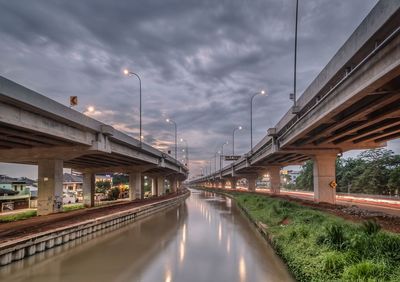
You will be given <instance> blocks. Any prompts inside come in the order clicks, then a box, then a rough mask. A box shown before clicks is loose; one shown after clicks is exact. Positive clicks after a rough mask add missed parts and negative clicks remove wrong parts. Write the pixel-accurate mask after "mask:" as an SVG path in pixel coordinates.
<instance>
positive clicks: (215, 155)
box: [214, 151, 221, 173]
mask: <svg viewBox="0 0 400 282" xmlns="http://www.w3.org/2000/svg"><path fill="white" fill-rule="evenodd" d="M218 154H221V152H220V151H216V152H215V153H214V172H215V173H216V172H217V155H218Z"/></svg>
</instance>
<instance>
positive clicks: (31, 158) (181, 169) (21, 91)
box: [0, 77, 188, 215]
mask: <svg viewBox="0 0 400 282" xmlns="http://www.w3.org/2000/svg"><path fill="white" fill-rule="evenodd" d="M0 135H1V136H0V162H8V163H20V164H34V165H38V167H39V178H38V185H39V189H38V214H40V215H43V214H49V213H53V212H59V211H60V210H61V206H62V174H63V168H73V169H74V170H76V171H80V172H82V173H83V176H84V177H83V182H84V183H83V193H84V203H85V205H86V206H88V207H90V206H93V205H94V190H95V183H94V174H95V173H110V172H119V173H127V174H129V184H130V188H131V189H130V199H131V200H134V199H142V198H143V196H144V195H143V194H144V188H143V183H144V177H145V176H146V177H149V178H152V191H153V192H152V193H153V195H162V194H164V193H165V189H166V188H165V184H166V183H165V181H166V180H167V181H168V182H169V183H170V186H171V189H172V190H173V191H176V190H177V188H178V186H179V183H180V182H181V181H183V180H185V179H186V177H187V175H188V168H187V167H186V166H185V165H183V164H182V163H180V162H179V161H177V160H175V159H174V158H172V157H171V156H169V155H167V154H165V153H163V152H161V151H159V150H157V149H155V148H153V147H151V146H150V145H148V144H145V143H142V142H140V141H138V140H136V139H135V138H132V137H130V136H128V135H126V134H124V133H122V132H120V131H117V130H115V129H114V128H113V127H112V126H110V125H107V124H104V123H102V122H99V121H97V120H95V119H92V118H90V117H88V116H86V115H84V114H82V113H79V112H77V111H76V110H74V109H70V108H69V107H66V106H64V105H62V104H60V103H57V102H55V101H53V100H51V99H49V98H47V97H45V96H43V95H41V94H39V93H37V92H34V91H32V90H30V89H27V88H25V87H23V86H21V85H19V84H17V83H15V82H12V81H10V80H8V79H6V78H4V77H0Z"/></svg>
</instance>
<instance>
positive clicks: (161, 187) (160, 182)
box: [157, 176, 165, 196]
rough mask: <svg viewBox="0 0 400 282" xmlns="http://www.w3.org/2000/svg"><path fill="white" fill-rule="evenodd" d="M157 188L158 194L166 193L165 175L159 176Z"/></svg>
mask: <svg viewBox="0 0 400 282" xmlns="http://www.w3.org/2000/svg"><path fill="white" fill-rule="evenodd" d="M157 190H158V196H161V195H164V194H165V181H164V177H163V176H158V177H157Z"/></svg>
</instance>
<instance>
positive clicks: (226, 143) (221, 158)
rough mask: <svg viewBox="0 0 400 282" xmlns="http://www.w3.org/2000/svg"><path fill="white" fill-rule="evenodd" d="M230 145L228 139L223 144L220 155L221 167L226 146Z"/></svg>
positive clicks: (220, 166) (220, 167)
mask: <svg viewBox="0 0 400 282" xmlns="http://www.w3.org/2000/svg"><path fill="white" fill-rule="evenodd" d="M225 145H228V141H226V142H225V143H224V144H222V145H221V154H220V155H219V169H220V170H221V169H222V163H223V157H224V146H225Z"/></svg>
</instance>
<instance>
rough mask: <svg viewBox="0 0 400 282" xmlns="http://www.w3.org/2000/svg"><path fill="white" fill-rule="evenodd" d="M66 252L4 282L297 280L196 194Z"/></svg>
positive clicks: (218, 205) (234, 217)
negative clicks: (175, 205) (178, 204)
mask: <svg viewBox="0 0 400 282" xmlns="http://www.w3.org/2000/svg"><path fill="white" fill-rule="evenodd" d="M61 247H63V248H64V249H61V251H59V252H58V253H54V252H53V253H52V255H51V257H50V255H49V252H45V253H42V254H41V256H42V257H43V256H44V258H42V259H38V260H37V261H35V262H34V263H32V262H30V263H28V260H23V261H21V262H19V263H20V267H16V264H12V265H11V267H9V268H8V271H7V272H8V273H5V272H2V271H1V269H0V281H8V282H12V281H100V282H101V281H141V282H147V281H149V282H153V281H165V282H180V281H191V282H192V281H193V282H196V281H207V282H208V281H251V282H253V281H292V280H291V278H290V276H289V274H288V273H287V271H286V268H285V266H284V265H283V264H282V263H281V261H280V260H279V259H278V258H277V257H276V255H275V254H274V253H273V251H272V250H271V248H270V247H269V246H268V245H267V244H266V243H265V241H264V240H263V239H262V238H261V237H260V236H259V235H258V233H256V232H255V231H254V230H253V229H252V227H251V225H250V223H249V222H248V221H247V220H246V219H245V218H244V217H243V216H242V215H241V214H240V212H239V211H238V209H237V208H236V206H235V204H234V203H233V202H231V200H230V199H226V198H224V197H222V196H217V195H215V194H213V193H209V192H207V193H198V192H197V191H194V192H193V193H192V196H191V197H190V198H189V199H188V200H187V202H186V204H183V205H181V206H180V207H178V208H174V209H171V210H169V211H166V212H162V213H159V214H156V215H153V216H151V217H150V218H148V219H144V220H141V221H139V222H135V223H132V224H130V225H129V226H126V227H124V228H122V229H119V230H116V231H113V232H111V233H108V234H106V235H102V236H100V237H96V238H93V239H92V240H90V241H88V242H86V243H84V244H81V245H77V246H75V247H71V248H69V249H68V248H67V245H63V246H61ZM50 251H51V250H50ZM34 257H39V256H34ZM34 257H32V258H34ZM21 263H22V266H21Z"/></svg>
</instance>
